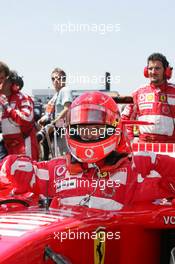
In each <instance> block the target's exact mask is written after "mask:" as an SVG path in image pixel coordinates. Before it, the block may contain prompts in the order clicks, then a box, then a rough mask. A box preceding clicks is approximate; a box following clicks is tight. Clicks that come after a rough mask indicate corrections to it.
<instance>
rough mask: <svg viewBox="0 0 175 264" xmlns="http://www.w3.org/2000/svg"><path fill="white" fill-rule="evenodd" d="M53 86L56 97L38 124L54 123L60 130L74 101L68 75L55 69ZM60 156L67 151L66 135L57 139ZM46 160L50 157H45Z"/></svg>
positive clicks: (50, 102)
mask: <svg viewBox="0 0 175 264" xmlns="http://www.w3.org/2000/svg"><path fill="white" fill-rule="evenodd" d="M51 80H52V84H53V86H54V88H55V91H56V93H55V95H54V96H53V97H52V98H51V100H50V101H49V102H48V104H47V106H46V112H45V115H44V116H42V117H41V119H40V120H39V121H38V124H39V125H40V126H41V127H42V126H43V125H45V124H46V123H51V122H52V123H54V124H56V127H57V128H58V129H61V128H62V127H64V117H65V115H66V113H67V111H68V108H69V106H70V104H71V102H72V100H73V98H72V93H71V90H70V89H68V88H67V87H66V86H65V85H66V73H65V72H64V71H63V70H62V69H60V68H55V69H54V70H53V71H52V73H51ZM57 142H58V149H59V154H60V155H63V154H64V153H65V152H66V151H67V147H66V141H65V137H64V135H62V134H61V136H59V137H58V138H57ZM45 159H48V157H46V156H45Z"/></svg>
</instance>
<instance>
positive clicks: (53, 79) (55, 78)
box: [51, 76, 62, 81]
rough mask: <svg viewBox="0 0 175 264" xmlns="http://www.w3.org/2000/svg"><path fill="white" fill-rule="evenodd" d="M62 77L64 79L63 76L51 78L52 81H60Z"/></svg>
mask: <svg viewBox="0 0 175 264" xmlns="http://www.w3.org/2000/svg"><path fill="white" fill-rule="evenodd" d="M61 79H62V77H57V76H56V77H52V78H51V80H52V81H55V80H58V81H59V80H61Z"/></svg>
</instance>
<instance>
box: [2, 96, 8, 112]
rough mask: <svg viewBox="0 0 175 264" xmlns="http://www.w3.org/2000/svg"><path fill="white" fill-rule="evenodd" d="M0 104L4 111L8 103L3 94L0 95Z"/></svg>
mask: <svg viewBox="0 0 175 264" xmlns="http://www.w3.org/2000/svg"><path fill="white" fill-rule="evenodd" d="M0 104H1V105H2V107H3V108H4V109H6V108H7V107H8V106H9V102H8V99H7V97H6V95H5V94H0Z"/></svg>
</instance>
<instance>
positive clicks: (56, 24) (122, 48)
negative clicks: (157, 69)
mask: <svg viewBox="0 0 175 264" xmlns="http://www.w3.org/2000/svg"><path fill="white" fill-rule="evenodd" d="M174 13H175V1H173V0H171V1H170V0H167V1H166V2H165V1H162V0H160V1H157V0H155V1H152V0H147V1H139V0H138V1H137V0H133V1H129V0H128V1H125V0H123V1H120V0H119V1H115V0H108V1H103V0H101V1H100V0H97V1H92V0H89V1H83V0H82V1H80V0H74V1H68V0H67V1H66V0H65V1H60V0H50V1H49V0H42V1H41V0H38V1H37V0H35V1H34V0H30V1H27V0H23V1H22V0H18V1H17V0H16V1H15V0H7V1H1V16H0V51H1V57H0V60H2V61H5V62H6V63H7V64H8V65H9V66H10V67H11V68H12V69H15V70H17V71H18V73H19V74H21V75H23V76H24V82H25V88H24V90H25V92H28V93H29V94H31V91H32V89H41V88H46V89H47V88H48V87H51V81H50V72H51V71H52V69H53V68H55V67H62V68H63V69H64V70H65V71H66V73H67V74H69V75H70V76H88V77H89V80H90V82H88V83H79V82H78V83H75V81H73V83H70V84H69V86H70V87H71V88H72V89H84V90H86V89H99V88H102V87H103V84H102V83H101V81H102V79H101V76H102V77H103V76H104V73H105V72H106V71H109V72H110V73H111V76H112V78H116V79H117V81H113V82H112V90H117V91H119V92H120V94H122V95H128V94H130V93H131V91H133V90H134V89H136V88H137V87H138V86H140V85H142V84H144V83H145V82H147V80H146V79H145V78H144V77H143V68H144V66H145V65H146V59H147V57H148V55H150V54H151V53H153V52H162V53H163V54H165V55H166V56H167V59H168V60H169V61H170V63H171V65H172V66H174V67H175V36H174V25H175V17H174ZM63 24H64V25H66V26H67V28H68V25H70V24H73V25H74V26H76V25H77V27H79V26H80V25H82V24H87V25H89V28H90V30H92V27H93V25H96V28H97V29H98V30H96V31H95V30H94V31H88V30H84V31H80V30H79V32H77V31H76V30H73V29H72V31H71V32H70V30H69V32H68V30H67V32H62V33H61V32H60V31H58V28H59V29H60V26H61V25H63ZM109 24H111V25H113V26H115V25H118V24H119V26H118V27H119V29H120V31H115V30H113V31H111V32H105V34H102V31H100V30H101V29H102V26H101V25H105V28H106V27H107V26H108V25H109ZM100 26H101V27H100ZM63 27H64V26H63ZM103 27H104V26H103ZM75 31H76V32H75ZM94 76H96V78H97V82H93V81H92V78H94ZM72 78H73V77H72ZM77 78H78V77H77ZM74 80H75V79H74ZM98 80H99V82H98ZM173 81H174V74H173V78H172V82H173Z"/></svg>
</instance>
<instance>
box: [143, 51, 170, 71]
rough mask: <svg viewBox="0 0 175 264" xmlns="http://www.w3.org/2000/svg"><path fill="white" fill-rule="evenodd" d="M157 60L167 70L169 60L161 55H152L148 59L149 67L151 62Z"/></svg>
mask: <svg viewBox="0 0 175 264" xmlns="http://www.w3.org/2000/svg"><path fill="white" fill-rule="evenodd" d="M156 60H157V61H161V62H162V64H163V67H164V69H166V68H167V67H168V66H169V62H168V61H167V58H166V57H165V56H164V55H163V54H161V53H153V54H151V55H150V56H149V57H148V59H147V65H148V63H149V61H156Z"/></svg>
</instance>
